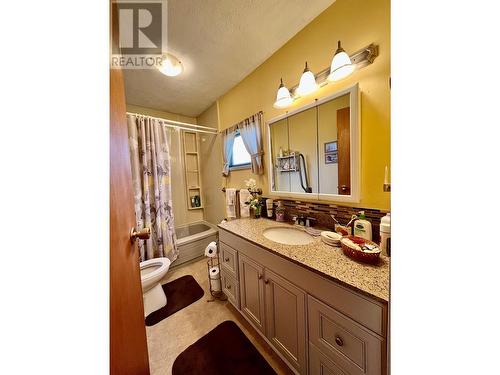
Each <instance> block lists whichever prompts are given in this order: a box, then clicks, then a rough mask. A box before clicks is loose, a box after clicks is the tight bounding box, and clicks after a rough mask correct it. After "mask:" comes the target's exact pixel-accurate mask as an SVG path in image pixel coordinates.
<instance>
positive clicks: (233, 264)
mask: <svg viewBox="0 0 500 375" xmlns="http://www.w3.org/2000/svg"><path fill="white" fill-rule="evenodd" d="M220 255H221V262H222V267H223V268H224V269H225V270H226V271H227V273H228V274H230V275H231V276H233V277H234V278H235V279H237V278H238V252H237V251H236V250H234V249H233V248H232V247H230V246H228V245H226V244H225V243H224V242H220Z"/></svg>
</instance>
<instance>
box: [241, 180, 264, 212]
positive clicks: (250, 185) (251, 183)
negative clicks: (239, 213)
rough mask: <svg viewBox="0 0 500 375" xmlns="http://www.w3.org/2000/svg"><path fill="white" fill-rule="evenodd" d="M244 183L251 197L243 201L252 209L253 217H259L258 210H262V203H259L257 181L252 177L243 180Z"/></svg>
mask: <svg viewBox="0 0 500 375" xmlns="http://www.w3.org/2000/svg"><path fill="white" fill-rule="evenodd" d="M245 185H246V187H247V189H248V191H249V192H250V194H252V195H251V197H249V199H248V201H246V202H245V203H246V204H247V205H249V206H250V209H251V210H253V213H254V217H255V218H259V217H260V212H261V210H262V205H261V204H260V197H259V189H258V188H257V183H256V181H255V180H254V179H253V178H250V179H248V180H245Z"/></svg>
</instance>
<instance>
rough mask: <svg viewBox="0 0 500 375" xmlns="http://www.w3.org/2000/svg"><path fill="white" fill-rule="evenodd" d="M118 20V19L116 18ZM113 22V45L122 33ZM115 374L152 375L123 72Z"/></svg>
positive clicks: (118, 79)
mask: <svg viewBox="0 0 500 375" xmlns="http://www.w3.org/2000/svg"><path fill="white" fill-rule="evenodd" d="M113 19H115V20H116V19H117V17H113ZM117 26H118V25H117V24H116V23H113V22H112V30H113V33H112V34H113V36H112V43H117V40H118V28H117ZM109 75H110V207H109V209H110V217H109V221H110V228H109V230H110V232H109V237H110V258H109V264H110V373H111V374H113V375H142V374H149V362H148V349H147V342H146V327H145V324H144V306H143V301H142V288H141V276H140V269H139V255H138V251H137V245H136V244H134V243H131V242H130V229H131V228H132V227H133V226H134V225H135V214H134V204H133V203H134V202H133V193H132V175H131V169H130V156H129V146H128V131H127V123H126V114H125V113H126V108H125V88H124V84H123V73H122V72H121V70H118V69H110V71H109Z"/></svg>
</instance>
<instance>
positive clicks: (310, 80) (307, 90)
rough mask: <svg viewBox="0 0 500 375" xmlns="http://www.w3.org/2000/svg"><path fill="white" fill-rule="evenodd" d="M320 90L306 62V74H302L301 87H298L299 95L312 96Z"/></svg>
mask: <svg viewBox="0 0 500 375" xmlns="http://www.w3.org/2000/svg"><path fill="white" fill-rule="evenodd" d="M318 88H319V86H318V84H317V83H316V78H315V77H314V74H313V72H311V71H310V70H309V67H308V66H307V61H306V67H305V69H304V73H302V77H300V83H299V87H297V90H296V92H297V94H298V95H300V96H306V95H309V94H312V93H313V92H315V91H316V90H317V89H318Z"/></svg>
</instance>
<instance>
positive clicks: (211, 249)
mask: <svg viewBox="0 0 500 375" xmlns="http://www.w3.org/2000/svg"><path fill="white" fill-rule="evenodd" d="M205 256H206V257H209V258H215V257H216V256H217V243H216V242H215V241H212V242H210V243H209V244H208V246H207V247H206V248H205Z"/></svg>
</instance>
